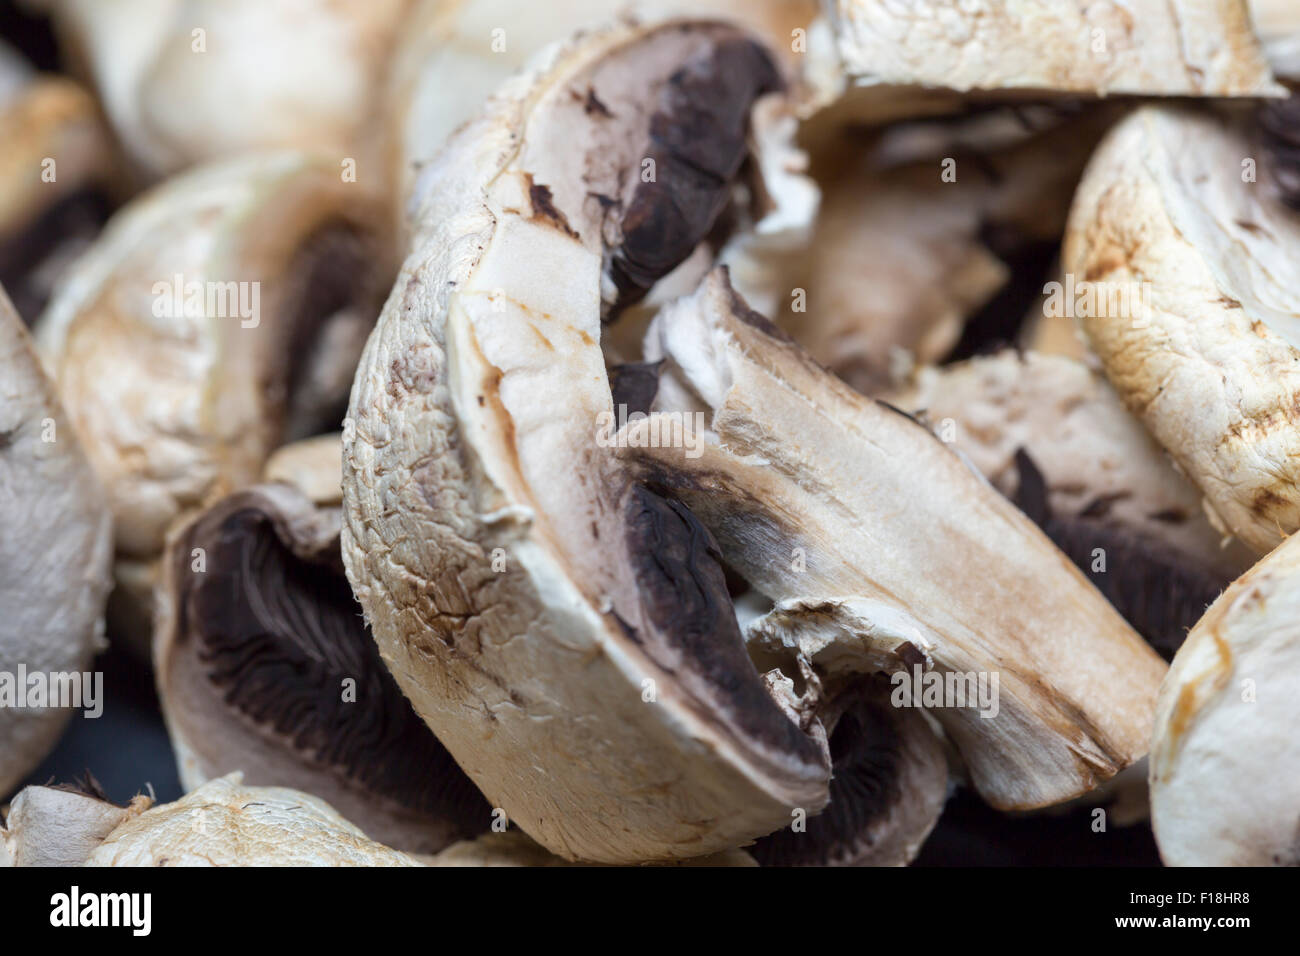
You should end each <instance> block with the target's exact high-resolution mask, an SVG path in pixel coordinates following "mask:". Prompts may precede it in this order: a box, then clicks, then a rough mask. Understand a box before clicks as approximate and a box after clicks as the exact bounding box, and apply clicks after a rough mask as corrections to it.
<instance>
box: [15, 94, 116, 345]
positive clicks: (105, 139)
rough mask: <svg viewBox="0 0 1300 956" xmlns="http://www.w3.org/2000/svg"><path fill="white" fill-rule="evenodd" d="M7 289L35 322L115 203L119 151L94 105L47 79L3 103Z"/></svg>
mask: <svg viewBox="0 0 1300 956" xmlns="http://www.w3.org/2000/svg"><path fill="white" fill-rule="evenodd" d="M0 135H2V136H3V137H4V143H5V147H4V149H3V150H0V285H3V286H4V287H5V288H6V289H7V290H9V293H10V295H12V296H13V301H14V304H15V305H16V306H17V308H18V314H19V315H21V316H22V317H23V318H24V319H25V320H26V321H27V322H29V323H30V322H33V321H34V320H35V319H36V317H37V316H38V315H40V313H41V310H42V309H43V308H44V307H45V303H46V302H47V300H48V299H49V296H50V292H51V289H52V287H53V284H54V282H55V280H56V279H58V278H59V276H60V274H61V273H62V271H63V270H64V268H65V267H66V266H67V265H68V264H69V262H71V260H72V259H73V258H75V257H76V256H77V255H78V254H79V253H80V252H81V251H83V250H84V249H85V247H86V246H87V245H89V243H90V242H91V241H92V240H93V239H94V237H95V236H96V235H97V234H98V233H99V230H100V228H101V227H102V226H103V224H104V221H105V220H106V219H107V218H108V214H109V211H110V210H111V209H112V207H113V205H114V203H113V200H112V198H111V192H112V183H113V180H114V178H115V165H116V164H115V162H114V159H113V156H114V154H113V147H112V143H111V141H110V138H109V135H108V131H107V129H106V128H105V127H104V124H103V121H102V120H101V119H100V116H99V112H98V109H97V107H96V105H95V102H94V100H93V99H92V98H91V97H90V95H89V94H88V93H86V91H85V90H83V89H82V88H81V87H80V86H78V85H77V84H75V83H73V82H72V81H71V80H67V79H63V78H60V77H41V78H38V79H34V80H29V81H27V82H24V83H23V84H22V86H21V87H19V89H17V90H16V91H14V92H12V94H11V95H10V96H8V97H4V98H0Z"/></svg>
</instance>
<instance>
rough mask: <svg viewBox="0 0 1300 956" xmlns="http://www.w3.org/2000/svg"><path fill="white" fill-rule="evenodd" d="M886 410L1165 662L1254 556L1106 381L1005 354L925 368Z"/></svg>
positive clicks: (1060, 363)
mask: <svg viewBox="0 0 1300 956" xmlns="http://www.w3.org/2000/svg"><path fill="white" fill-rule="evenodd" d="M888 401H889V402H890V404H892V405H895V406H897V407H898V408H901V409H903V410H905V411H908V412H913V413H917V414H919V415H921V416H923V417H924V418H925V420H926V421H927V422H928V423H929V424H930V426H931V427H932V428H933V429H934V430H935V432H936V434H938V435H939V436H940V437H941V438H942V439H943V440H944V441H946V442H948V443H950V444H951V445H952V447H953V448H955V449H956V450H957V451H959V452H960V453H961V454H963V455H965V456H966V458H967V459H968V460H969V461H970V462H971V463H972V464H973V465H975V467H976V468H978V469H979V471H980V473H981V474H983V475H984V476H985V477H986V478H988V479H989V480H990V481H991V482H992V483H993V484H994V486H995V487H996V488H997V489H998V490H999V491H1001V492H1002V493H1003V494H1004V495H1006V496H1007V497H1009V498H1012V499H1013V500H1014V501H1015V502H1016V504H1017V505H1019V507H1020V508H1021V510H1023V511H1025V512H1026V513H1027V514H1028V515H1029V516H1030V517H1031V518H1033V519H1034V521H1035V522H1036V523H1037V524H1038V525H1039V526H1040V527H1042V528H1043V530H1044V531H1046V532H1047V534H1048V536H1049V537H1051V539H1052V540H1053V541H1054V542H1055V543H1056V545H1057V546H1058V547H1059V548H1061V550H1063V551H1064V552H1065V553H1066V554H1068V555H1069V556H1070V558H1071V559H1072V560H1073V561H1074V563H1075V564H1076V565H1078V566H1079V568H1080V570H1082V571H1083V572H1084V573H1085V574H1087V575H1088V577H1089V579H1090V580H1091V581H1092V582H1093V584H1095V585H1096V586H1097V588H1098V590H1100V591H1101V592H1102V594H1104V595H1106V597H1107V598H1108V599H1109V600H1110V602H1111V603H1112V604H1114V605H1115V607H1116V609H1117V610H1119V612H1120V613H1121V614H1123V615H1124V617H1125V619H1127V620H1128V622H1129V623H1130V624H1132V625H1133V626H1134V627H1135V628H1136V629H1137V630H1138V632H1139V633H1141V634H1142V636H1143V637H1145V638H1146V639H1147V641H1148V642H1149V643H1150V644H1151V645H1152V646H1153V647H1155V648H1156V649H1157V650H1158V651H1160V653H1161V654H1162V655H1164V656H1165V657H1166V658H1168V657H1171V656H1173V653H1174V651H1175V650H1177V649H1178V645H1179V644H1180V643H1181V642H1182V640H1183V638H1184V637H1186V635H1187V630H1188V628H1190V627H1191V626H1192V625H1193V624H1195V623H1196V622H1197V621H1198V620H1199V619H1200V617H1201V615H1202V614H1203V613H1205V609H1206V607H1208V606H1209V605H1210V603H1211V602H1212V601H1213V600H1214V599H1215V598H1217V597H1218V596H1219V593H1220V592H1221V591H1222V590H1223V589H1224V588H1225V587H1227V585H1228V584H1229V583H1231V582H1232V580H1233V579H1234V578H1236V577H1237V575H1239V574H1241V572H1242V571H1244V570H1246V568H1248V567H1250V565H1251V564H1252V563H1253V558H1252V556H1251V555H1250V552H1249V551H1247V550H1246V549H1245V548H1244V547H1242V546H1241V545H1240V544H1236V545H1234V546H1230V547H1225V541H1224V538H1223V535H1222V534H1221V533H1220V532H1218V531H1216V530H1215V529H1214V527H1213V526H1212V525H1211V524H1210V522H1209V520H1208V519H1207V518H1206V517H1205V515H1204V513H1203V512H1202V510H1201V505H1200V501H1201V495H1200V492H1199V491H1197V489H1196V486H1195V485H1193V484H1192V483H1191V482H1190V481H1188V480H1187V479H1186V478H1184V477H1183V476H1182V475H1181V474H1180V473H1179V472H1178V470H1177V469H1176V468H1175V467H1174V465H1173V464H1172V462H1170V461H1169V458H1168V456H1167V455H1166V454H1165V452H1164V449H1162V448H1161V447H1160V446H1159V445H1157V444H1156V443H1155V441H1154V440H1153V439H1152V438H1151V436H1150V435H1149V434H1148V433H1147V431H1146V429H1144V428H1143V427H1142V424H1141V423H1140V422H1139V421H1138V420H1137V419H1136V418H1135V417H1133V416H1132V415H1131V414H1130V413H1129V412H1128V410H1127V409H1126V408H1125V407H1124V404H1123V402H1122V401H1120V398H1119V396H1118V395H1117V394H1116V393H1115V390H1114V389H1112V388H1111V387H1110V385H1109V384H1108V383H1107V382H1106V380H1105V379H1104V378H1103V377H1102V376H1101V375H1100V374H1098V373H1095V372H1093V371H1091V370H1089V369H1088V368H1087V367H1086V366H1084V365H1082V364H1081V363H1079V362H1075V361H1073V360H1071V359H1068V358H1064V357H1061V356H1051V355H1039V354H1036V353H1032V352H1028V353H1019V352H1012V351H1005V352H1001V353H998V354H997V355H992V356H987V357H982V358H975V359H970V360H968V361H966V362H959V363H956V364H954V365H950V366H946V367H943V368H927V369H923V370H922V371H920V372H918V373H917V375H916V378H915V381H914V382H913V384H912V385H911V386H910V387H909V388H906V389H902V390H900V391H897V392H894V393H892V394H890V395H889V396H888Z"/></svg>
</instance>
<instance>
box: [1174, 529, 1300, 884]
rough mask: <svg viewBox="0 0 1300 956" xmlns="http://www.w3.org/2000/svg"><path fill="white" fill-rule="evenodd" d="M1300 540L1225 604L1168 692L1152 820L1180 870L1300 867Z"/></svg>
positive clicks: (1184, 658) (1183, 658) (1193, 642)
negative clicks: (1299, 728) (1299, 685)
mask: <svg viewBox="0 0 1300 956" xmlns="http://www.w3.org/2000/svg"><path fill="white" fill-rule="evenodd" d="M1297 647H1300V536H1296V535H1293V536H1292V537H1290V538H1288V539H1287V540H1286V541H1285V542H1284V543H1283V544H1281V545H1280V546H1279V547H1278V548H1277V550H1275V551H1274V552H1273V553H1272V554H1270V555H1269V556H1268V557H1266V558H1264V559H1263V560H1262V561H1260V562H1259V564H1257V565H1255V567H1254V568H1252V569H1251V570H1250V571H1248V572H1247V573H1246V574H1244V575H1242V577H1241V578H1240V579H1239V580H1238V581H1237V582H1236V583H1235V584H1233V585H1232V587H1230V588H1228V590H1227V591H1225V592H1224V594H1223V596H1222V597H1220V598H1219V600H1218V601H1216V602H1215V603H1214V605H1213V606H1212V607H1211V608H1210V609H1209V611H1207V612H1206V614H1205V617H1203V618H1202V619H1201V621H1200V622H1199V623H1198V624H1197V625H1196V627H1194V628H1193V629H1192V632H1191V634H1189V635H1188V637H1187V640H1186V642H1185V643H1184V644H1183V646H1182V648H1181V649H1180V650H1179V651H1178V654H1177V656H1176V657H1175V658H1174V662H1173V665H1172V666H1171V667H1170V669H1169V674H1168V676H1167V677H1166V678H1165V681H1164V683H1163V684H1162V685H1161V687H1160V699H1159V701H1158V702H1157V704H1156V722H1155V730H1154V731H1153V734H1152V742H1151V820H1152V824H1153V826H1154V829H1155V834H1156V841H1157V842H1158V843H1159V845H1160V856H1161V858H1162V859H1163V860H1164V862H1165V863H1166V864H1168V865H1170V866H1300V774H1297V773H1296V767H1298V766H1300V737H1297V735H1296V725H1297V722H1298V721H1300V704H1298V702H1300V696H1297V694H1296V673H1297V667H1296V660H1295V657H1296V648H1297Z"/></svg>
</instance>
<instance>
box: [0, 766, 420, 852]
mask: <svg viewBox="0 0 1300 956" xmlns="http://www.w3.org/2000/svg"><path fill="white" fill-rule="evenodd" d="M0 843H3V844H4V845H5V846H6V847H7V849H8V853H9V856H10V859H11V860H12V862H13V863H14V864H15V865H19V866H22V865H37V866H41V865H45V866H49V865H63V866H70V865H84V866H421V865H423V864H421V863H420V862H419V861H418V860H416V859H413V858H412V857H409V856H407V855H406V854H405V853H400V852H398V851H397V850H393V849H390V848H389V847H386V846H384V845H383V844H381V843H376V842H375V841H374V840H371V839H369V838H368V837H367V836H366V835H365V834H364V833H362V832H361V831H360V830H359V829H357V828H356V827H355V826H353V825H352V824H351V823H349V822H348V821H347V820H345V819H344V818H343V817H341V816H340V815H339V814H338V812H337V811H336V810H335V809H334V808H333V807H331V806H330V805H329V804H328V803H326V802H325V801H324V800H320V799H318V798H316V797H314V796H310V795H309V794H306V793H301V792H299V791H297V790H291V789H288V788H287V787H246V786H244V785H243V780H242V776H241V775H240V774H238V773H232V774H229V775H227V776H225V777H221V778H219V779H217V780H212V781H210V782H208V783H206V784H204V785H203V786H202V787H200V788H199V789H198V790H195V791H194V792H193V793H190V794H187V795H186V796H184V797H182V798H181V799H179V800H177V801H175V802H174V803H165V804H160V805H157V806H154V805H153V801H152V800H150V799H149V798H148V797H143V796H140V797H136V798H135V799H134V800H133V801H132V802H131V804H130V806H128V807H115V806H113V805H112V804H110V803H108V802H107V801H105V800H102V799H99V798H96V797H95V796H93V795H88V794H71V793H64V792H62V791H59V790H55V789H53V788H49V787H28V788H26V789H25V790H23V791H22V792H21V793H20V794H19V795H18V796H17V797H16V798H15V799H14V804H13V809H12V810H11V812H10V814H9V820H8V830H7V831H6V830H0Z"/></svg>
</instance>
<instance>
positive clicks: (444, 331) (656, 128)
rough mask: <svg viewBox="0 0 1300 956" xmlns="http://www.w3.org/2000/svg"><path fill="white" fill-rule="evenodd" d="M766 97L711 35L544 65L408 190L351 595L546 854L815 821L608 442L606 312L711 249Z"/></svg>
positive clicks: (379, 332) (409, 686)
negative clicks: (419, 188)
mask: <svg viewBox="0 0 1300 956" xmlns="http://www.w3.org/2000/svg"><path fill="white" fill-rule="evenodd" d="M779 82H780V80H779V73H778V71H777V69H776V67H775V65H774V64H773V62H772V60H771V58H770V57H769V56H768V54H767V53H765V52H764V51H763V49H762V48H761V47H759V46H758V45H757V44H756V43H755V42H754V41H753V40H752V39H750V38H749V37H748V36H747V35H746V34H744V33H743V32H741V31H739V30H737V29H736V28H734V27H731V26H727V25H725V24H720V23H712V22H697V21H681V22H674V23H671V24H667V25H659V26H655V27H635V26H621V27H616V28H612V29H610V30H607V31H601V32H596V33H592V34H588V35H586V36H583V37H580V38H579V39H577V40H575V41H574V42H571V43H569V44H566V45H563V46H559V47H555V48H552V49H550V50H548V51H546V52H545V53H544V54H542V55H541V56H540V57H539V59H538V60H537V61H535V63H534V64H533V66H532V68H531V69H529V70H528V71H526V72H525V73H524V74H522V75H521V76H519V77H517V78H516V79H514V80H512V81H511V82H510V83H508V84H507V85H506V86H505V87H504V88H503V90H501V91H500V93H499V95H498V96H497V97H496V98H494V99H493V100H492V101H491V103H490V105H489V107H488V109H487V111H486V113H485V114H484V115H483V116H482V117H480V118H479V119H477V120H475V121H474V122H472V123H470V124H468V125H466V126H465V127H462V128H461V130H460V131H459V132H458V133H457V135H456V136H455V138H454V139H453V140H452V142H451V144H450V146H449V147H448V149H447V150H446V151H445V152H444V153H443V154H441V156H440V157H439V158H438V159H437V160H435V161H434V163H433V164H432V165H431V166H430V167H429V168H428V169H427V170H426V171H425V173H424V176H423V183H424V188H425V189H426V190H427V192H426V194H425V195H424V197H423V204H422V207H421V216H420V221H419V227H418V230H417V233H416V237H415V240H414V242H413V250H412V253H411V255H410V257H409V258H408V260H407V262H406V264H405V265H404V267H403V270H402V275H401V277H400V278H399V280H398V284H397V286H396V288H395V289H394V291H393V293H392V295H391V297H390V299H389V302H388V305H387V307H386V308H385V311H384V314H383V315H382V317H381V319H380V323H379V325H378V327H377V328H376V330H375V333H374V334H373V335H372V336H371V339H370V343H369V345H368V346H367V350H366V354H365V356H364V358H363V360H362V365H361V367H360V369H359V371H358V375H357V381H356V385H355V387H354V390H353V399H352V406H351V409H350V412H349V418H350V419H351V422H352V423H353V426H354V431H355V439H354V440H352V441H350V442H349V443H347V444H345V450H344V485H343V487H344V503H345V509H344V531H343V553H344V559H345V563H346V565H347V571H348V577H349V580H350V581H351V582H352V585H353V589H354V590H355V592H356V595H357V598H358V600H359V601H360V602H361V605H362V607H363V608H364V609H365V612H366V617H367V620H368V621H369V623H370V625H371V628H372V629H373V632H374V635H375V639H376V641H377V642H378V644H379V647H380V650H381V653H382V654H383V656H384V659H385V661H387V662H388V664H389V666H390V668H391V669H392V671H393V673H394V676H395V677H396V678H397V681H398V683H399V684H400V685H401V687H402V689H403V691H404V692H405V693H406V694H407V695H408V696H409V697H410V698H411V700H412V702H413V704H414V705H415V708H416V710H417V712H419V713H420V715H421V716H422V717H424V719H425V720H426V721H427V722H428V723H429V725H430V726H431V727H432V728H433V729H434V730H435V732H436V733H437V734H438V736H439V738H440V739H441V740H442V741H443V742H444V743H445V744H446V746H447V748H448V749H449V750H450V751H451V753H452V755H453V756H454V757H455V758H456V760H457V762H458V763H459V764H460V765H461V766H462V767H463V768H464V769H465V771H466V772H467V773H468V774H469V776H470V777H471V778H472V779H473V780H474V781H475V783H477V784H478V785H479V787H480V788H481V789H482V790H483V792H484V793H485V794H486V796H487V797H488V799H489V801H490V802H491V803H492V804H493V805H494V806H496V807H500V808H502V809H504V810H505V812H506V814H507V815H508V817H509V819H510V820H512V821H514V822H515V823H517V824H518V825H519V826H520V827H521V828H522V829H523V830H524V831H525V832H527V833H528V834H529V835H530V836H531V837H533V838H534V839H536V840H537V841H538V842H539V843H541V844H542V845H543V846H545V847H547V849H549V850H551V851H552V852H555V853H557V854H559V855H561V856H564V857H566V858H577V859H585V860H591V861H596V862H634V861H648V860H656V859H667V858H676V857H689V856H704V855H707V854H710V853H714V852H717V851H720V850H723V849H726V848H729V847H734V846H737V845H739V844H742V843H745V842H747V841H749V840H752V839H754V838H755V837H758V836H761V835H763V834H766V833H769V832H771V831H773V830H775V829H778V828H780V827H782V826H784V825H786V824H787V823H788V822H789V821H790V819H791V816H792V811H794V810H796V809H802V810H804V811H806V812H807V813H808V814H809V815H813V814H815V813H816V812H817V811H819V810H820V809H821V808H822V806H824V804H825V803H826V800H827V785H828V778H829V775H830V766H829V756H828V754H827V753H826V751H825V748H824V744H823V743H822V742H819V741H818V740H815V739H813V738H812V737H810V736H808V735H806V734H805V733H804V732H803V731H801V730H800V728H799V727H798V726H796V724H795V723H794V722H792V721H791V720H790V719H789V718H788V717H787V716H786V714H785V713H784V712H783V711H782V709H780V708H779V707H778V706H777V704H776V703H775V702H774V701H773V700H772V698H771V697H769V696H768V692H767V690H766V689H765V686H764V684H763V683H762V681H761V680H760V677H759V675H758V673H757V672H756V671H755V670H754V668H753V665H752V664H751V663H750V661H749V659H748V657H747V655H746V652H745V648H744V645H743V642H742V639H741V636H740V633H739V630H738V627H737V624H736V619H735V615H734V612H733V609H732V606H731V601H730V599H729V597H728V595H727V591H726V585H725V581H724V576H723V571H722V568H721V566H720V564H719V562H718V555H717V550H716V547H715V545H714V544H713V543H712V541H711V539H710V536H709V535H708V533H707V532H706V531H705V530H704V529H703V528H702V527H701V526H700V524H699V522H698V521H697V520H696V519H695V518H694V516H693V515H692V514H691V512H690V511H689V510H688V509H686V508H685V507H683V506H682V505H681V504H679V503H678V502H676V501H673V500H671V499H669V498H665V497H664V496H662V495H661V494H659V493H657V492H656V491H655V490H654V489H653V488H650V487H647V486H646V485H644V484H641V483H638V482H637V481H635V480H633V478H632V476H631V475H630V474H629V473H628V470H627V468H626V467H625V466H623V465H621V464H620V463H619V462H618V460H617V459H616V457H615V454H614V450H613V449H612V448H610V447H608V443H607V442H605V441H604V440H603V437H602V436H606V437H607V433H612V428H611V427H607V426H612V424H613V420H614V419H613V416H614V409H613V407H612V401H611V391H610V384H609V380H608V376H607V373H606V370H605V364H604V358H603V355H602V352H601V348H600V337H601V320H602V316H605V317H608V318H613V317H615V316H616V315H617V314H618V313H619V311H620V310H621V308H622V307H624V306H625V305H626V304H629V303H631V302H635V301H636V300H637V299H639V298H640V297H641V296H642V295H644V293H645V292H646V291H647V290H648V289H649V288H650V287H651V286H653V284H654V283H655V282H656V280H657V279H658V278H660V277H661V276H663V275H665V274H667V273H668V272H669V271H670V270H671V269H673V268H674V267H675V266H676V265H677V264H678V263H679V262H681V261H682V260H684V259H685V258H687V257H688V256H689V255H690V254H691V252H692V250H693V249H694V248H695V247H696V246H697V245H698V244H699V243H700V242H701V241H702V240H703V239H704V238H705V237H706V235H707V234H708V233H709V232H710V231H711V230H712V229H713V227H714V226H715V224H716V217H717V215H718V213H719V212H720V210H721V209H722V208H723V206H724V205H725V199H724V197H725V196H726V195H727V194H728V193H729V188H730V183H731V181H732V179H733V177H734V176H735V175H736V172H737V170H738V169H739V168H740V166H741V165H742V163H743V160H744V158H745V155H746V147H745V143H746V128H747V125H748V124H747V118H748V116H749V113H750V107H751V105H752V104H753V102H754V100H755V99H756V98H758V97H759V96H760V95H761V94H763V93H764V92H766V91H769V90H772V89H774V88H775V87H776V86H777V85H778V84H779ZM649 170H653V171H654V175H653V176H650V175H646V172H647V171H649Z"/></svg>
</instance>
